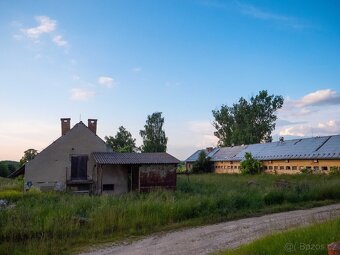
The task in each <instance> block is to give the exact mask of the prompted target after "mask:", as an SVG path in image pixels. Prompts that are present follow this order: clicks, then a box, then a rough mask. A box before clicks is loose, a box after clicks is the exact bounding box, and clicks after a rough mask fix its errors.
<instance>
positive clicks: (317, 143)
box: [185, 135, 340, 174]
mask: <svg viewBox="0 0 340 255" xmlns="http://www.w3.org/2000/svg"><path fill="white" fill-rule="evenodd" d="M201 151H202V150H198V151H196V152H195V153H194V154H193V155H191V156H190V157H189V158H188V159H187V160H186V161H185V163H186V168H187V170H191V169H192V167H193V164H194V162H195V161H196V160H197V159H198V156H199V154H200V153H201ZM204 152H205V153H206V155H207V157H208V158H209V159H210V161H211V167H212V168H213V169H212V170H213V172H215V173H240V163H241V161H242V160H243V159H244V156H245V154H246V153H247V152H249V153H251V154H252V156H253V157H254V158H255V159H257V160H259V161H261V162H262V164H263V168H264V170H265V171H266V172H268V173H278V174H280V173H281V174H283V173H284V174H297V173H301V170H303V169H311V170H313V171H316V172H325V173H327V172H329V170H330V169H331V168H332V167H337V168H339V167H340V135H334V136H322V137H312V138H301V139H293V140H287V141H284V140H283V139H281V140H280V141H278V142H271V143H258V144H250V145H240V146H232V147H221V148H214V149H213V148H207V149H205V150H204Z"/></svg>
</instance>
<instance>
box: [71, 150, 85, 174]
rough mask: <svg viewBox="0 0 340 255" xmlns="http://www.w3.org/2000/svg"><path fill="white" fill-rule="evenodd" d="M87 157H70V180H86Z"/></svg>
mask: <svg viewBox="0 0 340 255" xmlns="http://www.w3.org/2000/svg"><path fill="white" fill-rule="evenodd" d="M87 160H88V157H87V155H79V156H71V179H72V180H86V179H87Z"/></svg>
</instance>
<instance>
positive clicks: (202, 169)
mask: <svg viewBox="0 0 340 255" xmlns="http://www.w3.org/2000/svg"><path fill="white" fill-rule="evenodd" d="M192 172H193V173H209V172H211V166H210V158H209V157H207V155H206V154H205V152H204V150H202V151H201V152H200V154H199V155H198V159H197V161H196V162H195V163H194V164H193V166H192Z"/></svg>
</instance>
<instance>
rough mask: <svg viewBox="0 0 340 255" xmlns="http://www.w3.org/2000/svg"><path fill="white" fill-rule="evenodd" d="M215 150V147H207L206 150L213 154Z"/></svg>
mask: <svg viewBox="0 0 340 255" xmlns="http://www.w3.org/2000/svg"><path fill="white" fill-rule="evenodd" d="M213 149H214V148H213V147H207V148H206V150H207V152H208V153H209V152H211V151H212V150H213Z"/></svg>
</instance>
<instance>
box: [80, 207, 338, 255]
mask: <svg viewBox="0 0 340 255" xmlns="http://www.w3.org/2000/svg"><path fill="white" fill-rule="evenodd" d="M336 217H340V204H336V205H329V206H323V207H317V208H313V209H307V210H297V211H290V212H283V213H275V214H270V215H265V216H261V217H253V218H246V219H241V220H236V221H229V222H224V223H219V224H214V225H208V226H203V227H196V228H189V229H184V230H180V231H174V232H170V233H164V234H156V235H151V236H149V237H146V238H144V239H141V240H139V241H135V242H132V243H130V244H124V245H112V246H107V247H105V248H97V249H96V250H93V251H90V252H88V253H82V255H109V254H114V255H116V254H124V255H146V254H162V255H164V254H167V255H168V254H169V255H170V254H187V255H191V254H192V255H194V254H195V255H196V254H209V253H211V252H215V251H218V250H221V249H227V248H235V247H237V246H239V245H241V244H244V243H248V242H250V241H252V240H254V239H257V238H259V237H261V236H265V235H268V234H270V233H271V232H274V231H278V230H284V229H287V228H291V227H297V226H304V225H308V224H311V223H316V222H322V221H325V220H328V219H332V218H336Z"/></svg>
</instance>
